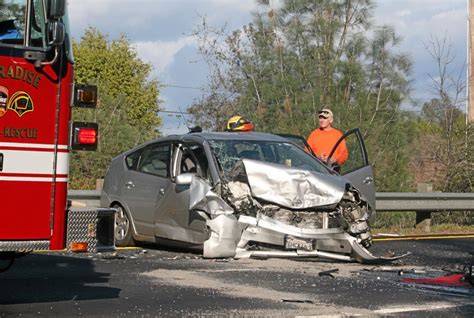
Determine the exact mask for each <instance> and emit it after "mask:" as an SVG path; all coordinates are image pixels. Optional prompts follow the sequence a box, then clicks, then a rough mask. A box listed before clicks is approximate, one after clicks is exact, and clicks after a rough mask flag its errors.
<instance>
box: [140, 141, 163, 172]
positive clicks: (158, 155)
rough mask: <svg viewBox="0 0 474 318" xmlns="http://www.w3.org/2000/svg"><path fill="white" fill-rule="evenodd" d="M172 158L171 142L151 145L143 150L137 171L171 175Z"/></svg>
mask: <svg viewBox="0 0 474 318" xmlns="http://www.w3.org/2000/svg"><path fill="white" fill-rule="evenodd" d="M170 159H171V146H170V144H154V145H150V146H148V147H146V148H145V149H144V150H143V153H142V154H141V156H140V159H139V163H138V169H137V171H139V172H143V173H148V174H152V175H155V176H159V177H163V178H168V177H169V176H170V161H171V160H170Z"/></svg>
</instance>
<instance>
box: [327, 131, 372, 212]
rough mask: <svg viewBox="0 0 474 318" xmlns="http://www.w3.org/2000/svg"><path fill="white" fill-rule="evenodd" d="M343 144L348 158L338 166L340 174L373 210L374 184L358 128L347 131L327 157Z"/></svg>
mask: <svg viewBox="0 0 474 318" xmlns="http://www.w3.org/2000/svg"><path fill="white" fill-rule="evenodd" d="M343 142H345V144H346V147H347V150H348V153H349V157H348V158H347V160H346V161H345V162H344V163H343V164H342V165H341V166H340V174H341V175H343V176H344V177H346V178H347V179H348V180H349V181H350V182H351V183H352V185H353V186H355V187H356V188H357V189H359V191H360V192H361V193H362V194H363V195H364V197H365V198H366V199H367V200H368V202H369V204H370V206H371V207H372V208H373V209H375V182H374V173H373V170H372V166H371V165H370V164H369V159H368V157H367V150H366V148H365V143H364V138H363V137H362V134H361V132H360V130H359V129H358V128H355V129H351V130H349V131H347V132H346V133H345V134H344V135H343V136H342V137H341V138H340V139H339V141H338V142H337V143H336V145H335V146H334V148H333V150H332V151H331V153H330V155H329V160H330V158H331V157H332V156H333V155H334V153H335V151H336V149H337V148H338V147H341V146H342V145H343ZM329 160H328V161H329Z"/></svg>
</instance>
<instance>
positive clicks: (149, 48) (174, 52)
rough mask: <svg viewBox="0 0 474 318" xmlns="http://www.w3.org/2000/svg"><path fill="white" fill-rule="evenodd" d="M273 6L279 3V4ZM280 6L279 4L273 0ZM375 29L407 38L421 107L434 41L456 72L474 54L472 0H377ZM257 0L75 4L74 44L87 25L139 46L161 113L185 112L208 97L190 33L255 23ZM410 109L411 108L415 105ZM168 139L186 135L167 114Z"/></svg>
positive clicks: (89, 0)
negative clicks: (448, 50)
mask: <svg viewBox="0 0 474 318" xmlns="http://www.w3.org/2000/svg"><path fill="white" fill-rule="evenodd" d="M272 2H273V3H272ZM270 3H271V4H273V5H277V4H278V0H273V1H272V0H271V2H270ZM375 4H376V10H375V12H374V17H373V20H374V24H376V25H382V24H388V25H391V26H393V27H394V28H395V30H396V32H397V34H399V35H401V36H402V38H403V42H402V43H401V45H400V47H399V48H397V49H398V50H400V52H405V53H408V54H410V55H411V57H412V59H413V61H414V70H413V75H412V79H413V87H414V89H415V91H414V94H413V97H414V99H415V101H416V102H418V103H421V102H422V101H423V100H426V99H428V98H430V97H431V96H432V95H431V91H430V78H429V76H428V74H432V75H434V76H435V75H436V65H435V63H434V61H433V59H432V58H430V57H429V55H428V53H427V52H426V49H425V45H426V44H428V43H429V40H430V38H436V37H437V38H443V37H444V36H445V35H446V37H447V39H448V40H449V41H450V42H451V43H452V53H453V54H454V56H455V64H454V65H453V66H455V67H457V68H458V69H461V68H462V66H463V65H464V63H465V60H466V50H467V48H466V47H467V44H466V43H467V17H468V16H467V1H466V0H376V1H375ZM257 9H258V8H257V5H256V4H255V1H254V0H69V15H70V20H71V28H72V34H73V37H74V38H75V39H76V40H78V39H80V37H81V36H82V35H83V34H84V31H85V29H87V27H88V26H93V27H95V28H97V29H98V30H99V31H100V32H102V33H104V34H107V35H108V36H109V39H114V38H117V37H118V36H119V35H120V34H125V35H126V36H127V37H128V38H129V39H130V41H131V43H132V44H133V45H134V46H135V47H136V49H137V51H138V54H139V56H140V58H141V59H142V60H144V61H146V62H148V63H150V64H152V65H153V72H152V77H153V78H156V79H158V80H159V81H160V83H162V84H165V85H166V84H167V85H171V86H179V87H171V86H165V87H163V88H162V89H161V96H160V98H161V100H162V101H163V103H162V108H164V109H167V110H171V111H179V110H181V111H186V109H187V107H188V106H190V105H191V103H192V102H193V100H195V99H196V98H198V97H199V96H200V94H201V92H200V90H199V89H193V88H194V87H203V86H205V83H206V76H207V68H206V65H205V64H204V63H203V62H202V59H201V57H200V56H199V55H198V54H197V48H196V41H195V39H193V38H192V37H191V36H190V35H189V34H190V33H191V32H192V31H193V30H194V29H195V28H196V26H197V25H198V24H199V23H200V21H201V17H203V16H205V17H206V19H207V21H208V23H209V24H211V25H214V26H223V25H226V29H227V30H229V31H230V30H234V29H237V28H240V27H241V26H243V25H244V24H246V23H248V22H250V21H251V19H252V17H251V12H252V11H255V10H257ZM408 107H410V106H408ZM160 115H161V116H162V117H163V126H162V127H161V131H162V133H163V134H165V135H167V134H171V133H182V132H186V131H187V128H186V126H185V124H184V121H183V120H182V119H181V118H177V117H176V116H175V115H170V114H164V113H162V114H160Z"/></svg>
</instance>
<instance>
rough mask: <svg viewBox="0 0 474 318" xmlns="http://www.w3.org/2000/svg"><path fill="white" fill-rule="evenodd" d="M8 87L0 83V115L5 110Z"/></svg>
mask: <svg viewBox="0 0 474 318" xmlns="http://www.w3.org/2000/svg"><path fill="white" fill-rule="evenodd" d="M7 103H8V88H6V87H5V86H1V85H0V117H2V116H3V115H5V113H6V112H7Z"/></svg>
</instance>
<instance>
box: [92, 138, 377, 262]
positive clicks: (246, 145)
mask: <svg viewBox="0 0 474 318" xmlns="http://www.w3.org/2000/svg"><path fill="white" fill-rule="evenodd" d="M342 138H344V139H345V141H346V144H347V146H348V149H349V159H348V160H347V162H346V163H345V164H344V166H342V167H341V168H342V173H343V174H344V176H342V175H341V174H339V173H336V172H335V171H333V169H330V168H328V167H327V166H326V165H325V164H324V163H322V162H320V161H319V160H318V159H316V158H315V157H314V156H312V155H311V154H310V153H308V152H307V151H306V150H305V149H304V148H303V147H301V146H298V145H297V144H296V143H295V142H294V141H290V139H288V137H282V136H277V135H272V134H264V133H254V132H252V133H201V132H199V133H189V134H185V135H179V136H169V137H165V138H160V139H157V140H154V141H151V142H148V143H146V144H143V145H140V146H138V147H136V148H134V149H132V150H130V151H127V152H126V153H124V154H122V155H119V156H118V157H116V158H114V159H113V160H112V163H111V164H110V166H109V169H108V171H107V175H106V177H105V181H104V188H103V192H102V196H101V205H102V206H107V207H110V206H111V207H115V208H117V209H118V213H117V217H116V227H115V239H116V244H117V245H119V246H124V245H133V244H134V242H135V241H142V242H153V243H165V244H173V245H183V244H184V243H186V244H185V245H187V246H194V245H197V246H202V250H203V256H204V257H207V258H223V257H233V258H244V257H322V258H329V259H336V260H342V261H359V262H374V261H378V260H381V259H383V258H379V257H376V256H374V255H373V254H371V253H370V252H369V250H368V248H369V247H370V246H371V244H372V238H371V232H370V220H371V219H372V218H373V217H374V214H375V190H374V184H373V176H372V168H371V166H370V165H369V164H368V160H367V154H366V150H365V146H364V143H363V140H362V137H361V135H360V132H359V131H358V130H353V131H350V132H348V133H346V134H345V135H344V136H343V137H342ZM336 147H337V145H336Z"/></svg>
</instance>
